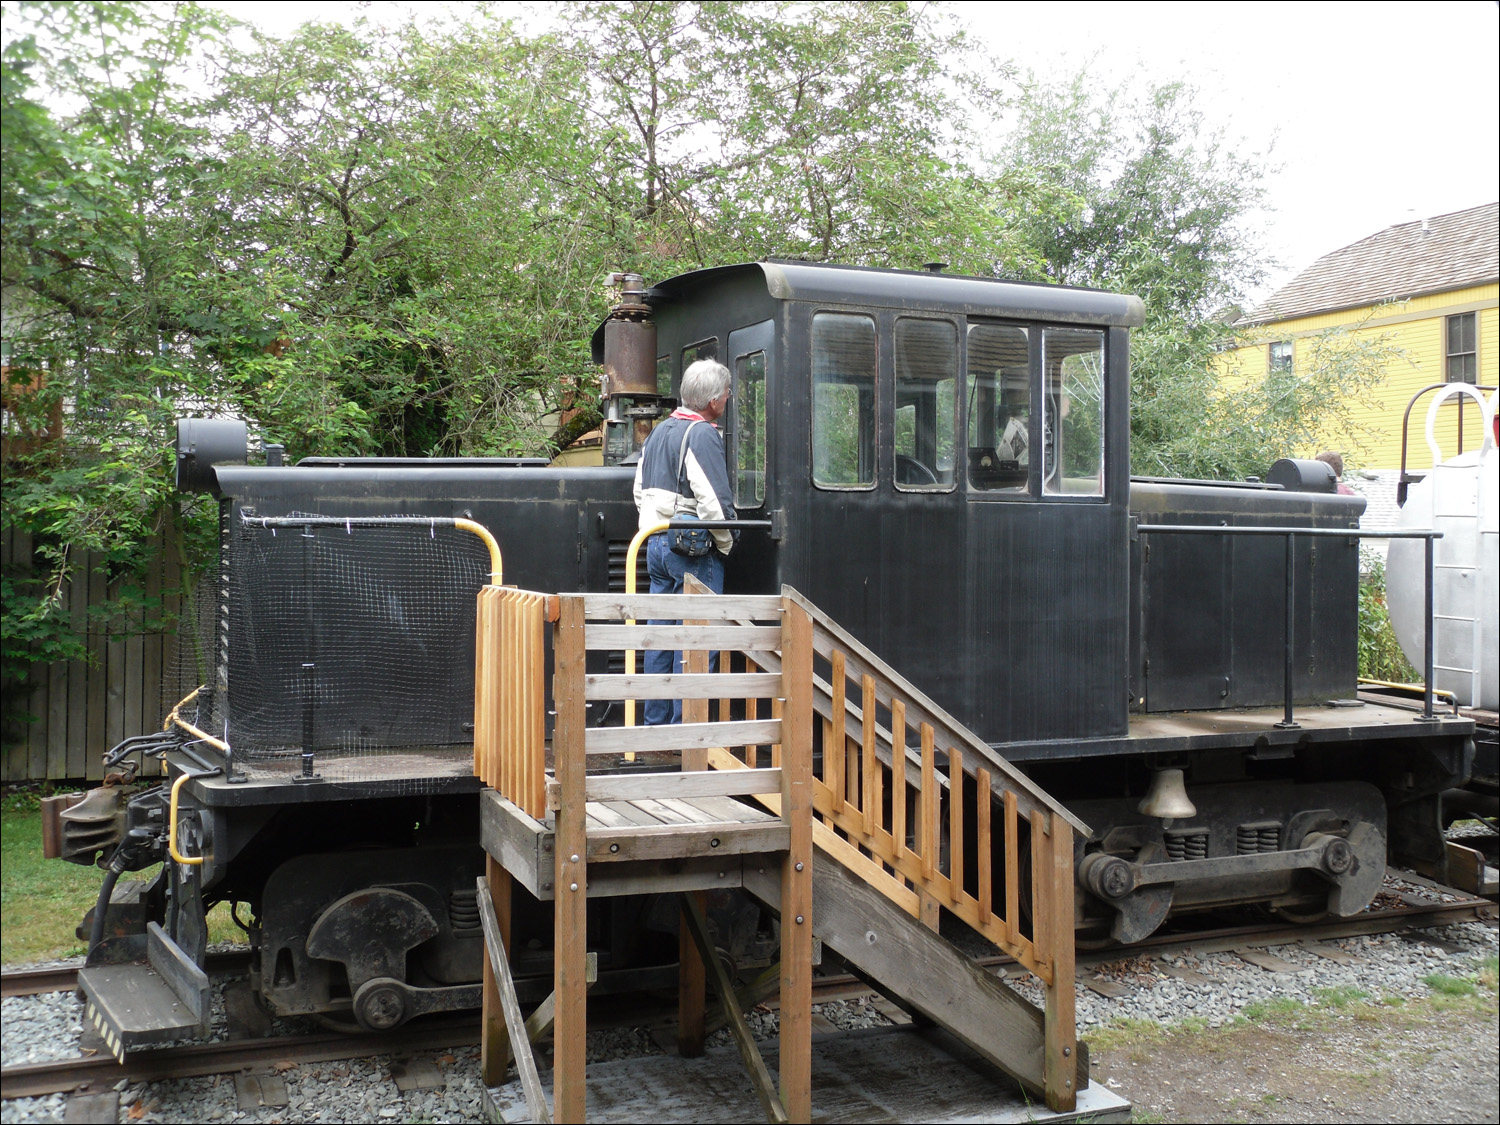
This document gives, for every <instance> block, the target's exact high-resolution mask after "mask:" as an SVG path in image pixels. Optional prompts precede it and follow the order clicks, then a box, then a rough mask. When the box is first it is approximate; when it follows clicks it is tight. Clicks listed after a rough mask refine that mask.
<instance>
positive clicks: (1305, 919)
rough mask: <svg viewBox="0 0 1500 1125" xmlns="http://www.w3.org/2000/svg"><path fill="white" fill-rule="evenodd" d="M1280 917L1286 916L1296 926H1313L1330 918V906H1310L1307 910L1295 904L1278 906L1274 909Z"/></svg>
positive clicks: (1274, 912) (1273, 911)
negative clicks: (1300, 908) (1320, 907)
mask: <svg viewBox="0 0 1500 1125" xmlns="http://www.w3.org/2000/svg"><path fill="white" fill-rule="evenodd" d="M1272 913H1273V914H1275V915H1276V917H1278V918H1284V919H1286V920H1287V921H1288V922H1290V923H1292V924H1293V925H1294V926H1312V925H1316V924H1317V923H1319V922H1325V921H1327V920H1328V913H1329V912H1328V908H1327V907H1326V906H1325V907H1323V908H1322V909H1321V910H1320V909H1318V908H1317V907H1316V906H1309V907H1308V908H1307V909H1305V910H1299V909H1298V908H1297V907H1295V906H1278V907H1275V908H1274V909H1273V910H1272Z"/></svg>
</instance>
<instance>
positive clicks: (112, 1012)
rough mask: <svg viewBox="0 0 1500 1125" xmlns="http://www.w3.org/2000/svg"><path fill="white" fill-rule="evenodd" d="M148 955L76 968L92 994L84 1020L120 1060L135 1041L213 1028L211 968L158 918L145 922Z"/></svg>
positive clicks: (161, 1040)
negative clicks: (183, 946)
mask: <svg viewBox="0 0 1500 1125" xmlns="http://www.w3.org/2000/svg"><path fill="white" fill-rule="evenodd" d="M146 956H147V960H146V961H144V962H135V963H133V964H125V965H94V966H92V967H90V968H86V969H80V970H79V971H78V987H79V989H80V990H81V991H82V992H83V994H84V995H85V996H86V997H87V998H88V1006H87V1007H86V1008H85V1009H84V1014H83V1021H84V1026H86V1027H92V1028H94V1030H96V1031H97V1032H98V1033H99V1034H100V1035H101V1036H102V1037H103V1038H104V1043H105V1045H106V1046H107V1047H108V1048H109V1050H110V1053H111V1054H112V1055H114V1056H115V1058H117V1059H119V1060H120V1061H121V1062H124V1061H125V1052H126V1051H128V1050H129V1049H131V1048H132V1047H140V1046H143V1045H145V1044H148V1043H165V1042H169V1041H171V1040H173V1039H183V1038H186V1037H189V1036H200V1035H207V1034H208V1031H209V996H210V993H209V988H208V974H207V973H205V972H204V971H203V970H202V969H201V968H199V967H198V966H197V965H195V964H194V963H193V961H192V958H190V957H189V956H188V955H187V954H186V953H184V952H183V951H182V950H181V948H179V947H178V945H177V943H176V942H174V941H173V940H172V939H171V938H169V937H168V936H167V935H166V932H165V931H164V930H163V929H162V928H161V927H160V926H159V925H157V924H156V923H155V922H151V923H149V924H148V925H147V927H146Z"/></svg>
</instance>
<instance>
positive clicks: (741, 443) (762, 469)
mask: <svg viewBox="0 0 1500 1125" xmlns="http://www.w3.org/2000/svg"><path fill="white" fill-rule="evenodd" d="M731 402H732V406H731V410H732V411H733V414H734V505H735V507H737V508H759V507H760V506H761V505H762V504H764V503H765V502H766V353H765V352H755V353H753V354H751V355H742V356H740V357H739V358H738V359H737V360H735V364H734V394H733V395H732V396H731Z"/></svg>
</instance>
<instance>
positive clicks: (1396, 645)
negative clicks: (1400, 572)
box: [1359, 560, 1422, 684]
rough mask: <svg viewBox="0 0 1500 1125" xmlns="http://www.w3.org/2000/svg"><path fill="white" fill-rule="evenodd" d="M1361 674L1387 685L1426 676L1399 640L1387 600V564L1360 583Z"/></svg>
mask: <svg viewBox="0 0 1500 1125" xmlns="http://www.w3.org/2000/svg"><path fill="white" fill-rule="evenodd" d="M1359 674H1360V675H1361V676H1362V677H1364V678H1365V679H1367V680H1385V681H1386V682H1387V683H1396V684H1416V683H1421V681H1422V676H1421V673H1419V672H1418V671H1417V670H1416V669H1415V668H1413V667H1412V666H1411V662H1410V661H1408V660H1407V659H1406V654H1405V653H1404V652H1402V651H1401V644H1400V642H1398V641H1397V640H1396V630H1395V629H1394V628H1393V627H1392V625H1391V615H1390V611H1389V610H1388V609H1387V607H1386V600H1385V564H1384V563H1383V562H1381V561H1379V560H1376V561H1375V562H1374V563H1373V564H1372V565H1370V567H1369V569H1368V570H1366V572H1365V573H1364V574H1362V575H1361V576H1360V583H1359Z"/></svg>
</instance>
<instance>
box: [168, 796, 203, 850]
mask: <svg viewBox="0 0 1500 1125" xmlns="http://www.w3.org/2000/svg"><path fill="white" fill-rule="evenodd" d="M191 776H192V775H191V774H187V773H183V774H179V775H178V777H177V780H176V781H174V782H172V807H171V809H170V810H169V811H168V812H167V816H168V817H169V818H170V822H169V824H168V825H167V852H168V853H169V854H170V855H171V857H172V858H173V859H174V860H175V861H176V862H178V863H183V864H186V865H187V866H189V867H197V866H198V865H199V864H200V863H202V862H203V857H202V856H201V855H200V856H196V857H190V856H185V855H182V854H181V853H179V852H178V850H177V792H178V790H180V789H181V788H182V783H183V782H185V781H186V780H187V779H188V778H189V777H191Z"/></svg>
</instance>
